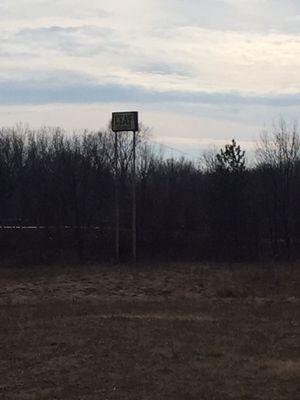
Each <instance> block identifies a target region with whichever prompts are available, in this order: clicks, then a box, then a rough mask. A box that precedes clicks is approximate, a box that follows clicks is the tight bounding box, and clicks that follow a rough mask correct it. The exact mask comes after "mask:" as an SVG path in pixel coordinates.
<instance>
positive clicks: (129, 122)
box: [111, 111, 139, 263]
mask: <svg viewBox="0 0 300 400" xmlns="http://www.w3.org/2000/svg"><path fill="white" fill-rule="evenodd" d="M111 128H112V131H113V132H115V209H116V212H115V216H116V237H115V258H116V262H117V263H118V262H119V248H120V216H119V214H120V213H119V176H118V132H129V131H132V132H133V142H132V143H133V144H132V171H131V175H132V259H133V262H136V189H135V186H136V184H135V181H136V172H135V160H136V154H135V147H136V132H138V130H139V122H138V112H137V111H126V112H114V113H112V123H111Z"/></svg>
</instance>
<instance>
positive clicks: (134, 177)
mask: <svg viewBox="0 0 300 400" xmlns="http://www.w3.org/2000/svg"><path fill="white" fill-rule="evenodd" d="M135 147H136V132H135V131H133V149H132V151H133V153H132V260H133V262H134V263H135V262H136V198H135V191H136V188H135V186H136V176H135V158H136V154H135Z"/></svg>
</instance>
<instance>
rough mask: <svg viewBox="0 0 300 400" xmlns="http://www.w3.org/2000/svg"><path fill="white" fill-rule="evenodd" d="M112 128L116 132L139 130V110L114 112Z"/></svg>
mask: <svg viewBox="0 0 300 400" xmlns="http://www.w3.org/2000/svg"><path fill="white" fill-rule="evenodd" d="M112 130H113V131H114V132H128V131H132V132H137V131H138V130H139V122H138V112H137V111H127V112H114V113H113V114H112Z"/></svg>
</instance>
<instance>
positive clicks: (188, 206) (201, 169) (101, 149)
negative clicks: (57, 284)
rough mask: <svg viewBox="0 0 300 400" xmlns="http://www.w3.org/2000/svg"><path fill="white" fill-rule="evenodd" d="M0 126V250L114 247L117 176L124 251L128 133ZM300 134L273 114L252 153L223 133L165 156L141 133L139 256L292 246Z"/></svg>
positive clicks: (298, 243) (108, 251) (288, 250)
mask: <svg viewBox="0 0 300 400" xmlns="http://www.w3.org/2000/svg"><path fill="white" fill-rule="evenodd" d="M118 153H119V159H118V166H117V171H116V169H115V164H114V135H113V134H112V132H110V131H109V130H108V131H105V132H88V131H85V132H84V133H82V134H77V135H76V134H73V135H70V134H67V133H66V132H64V131H63V130H62V129H59V128H40V129H37V130H32V129H30V128H25V127H24V126H21V125H20V126H16V127H14V128H2V129H0V224H1V227H0V257H1V259H2V261H7V260H12V261H20V262H24V263H26V262H29V263H32V262H48V261H60V260H80V261H100V260H112V259H113V257H114V218H115V211H114V184H115V179H116V177H117V179H118V186H119V193H120V224H121V230H120V243H121V259H123V260H127V259H129V258H130V251H131V243H130V240H131V161H132V144H131V135H130V134H128V133H121V134H119V143H118ZM299 173H300V138H299V133H298V130H297V126H296V124H288V123H286V122H285V121H283V120H281V121H280V122H279V123H278V124H277V125H276V126H274V127H273V129H272V130H271V131H270V132H264V133H263V134H262V135H261V137H260V140H259V143H258V147H257V152H256V163H255V164H253V165H251V166H247V163H246V155H245V151H244V150H243V149H241V147H240V145H238V143H236V141H235V140H232V142H231V143H228V144H227V145H226V146H224V147H223V148H221V149H219V150H218V151H216V152H215V153H211V154H209V155H207V154H206V155H204V156H203V157H202V162H201V163H196V162H192V161H189V160H187V159H184V158H180V159H174V158H165V157H163V154H161V153H160V152H157V151H156V150H155V148H154V147H153V145H152V144H151V142H150V141H149V140H147V135H146V134H145V132H140V133H139V135H138V142H137V178H136V182H137V186H136V201H137V244H138V257H139V258H140V259H153V258H169V259H187V260H214V261H224V260H232V261H233V260H258V259H265V258H274V257H275V258H295V257H299V252H300V201H299V200H300V179H299Z"/></svg>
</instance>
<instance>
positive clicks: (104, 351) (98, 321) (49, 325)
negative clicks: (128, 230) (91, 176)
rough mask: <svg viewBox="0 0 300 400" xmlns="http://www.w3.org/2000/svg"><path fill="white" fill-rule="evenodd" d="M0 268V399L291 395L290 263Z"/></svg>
mask: <svg viewBox="0 0 300 400" xmlns="http://www.w3.org/2000/svg"><path fill="white" fill-rule="evenodd" d="M0 277H1V279H0V399H1V400H2V399H3V400H4V399H14V400H18V399H24V400H25V399H28V400H29V399H30V400H34V399H36V400H44V399H45V400H46V399H47V400H50V399H51V400H52V399H64V400H71V399H72V400H73V399H74V400H75V399H82V400H83V399H84V400H85V399H86V400H96V399H97V400H98V399H100V400H102V399H103V400H106V399H118V400H119V399H120V400H122V399H124V400H127V399H128V400H129V399H130V400H135V399H136V400H146V399H159V400H161V399H170V400H171V399H172V400H177V399H182V400H189V399H195V400H205V399H209V400H213V399H222V400H226V399H249V400H250V399H251V400H252V399H270V400H271V399H272V400H276V399H284V400H288V399H291V400H296V399H297V398H300V302H299V295H300V266H299V267H298V266H297V265H294V266H293V268H291V266H282V267H271V266H263V265H261V266H250V265H248V266H247V265H238V266H215V265H197V264H192V265H179V264H173V265H154V266H152V267H150V266H148V267H147V266H137V267H135V268H130V267H128V266H127V267H126V266H124V267H119V268H117V267H110V266H91V267H82V268H80V267H74V268H66V267H64V268H58V267H56V268H50V267H48V268H35V269H31V270H30V271H28V270H15V269H1V270H0Z"/></svg>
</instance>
